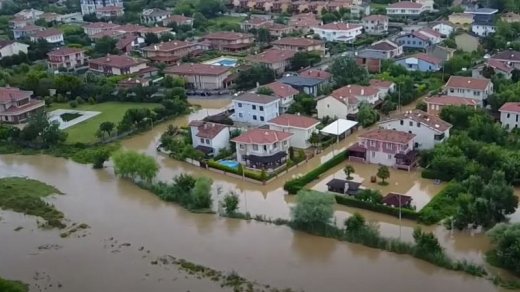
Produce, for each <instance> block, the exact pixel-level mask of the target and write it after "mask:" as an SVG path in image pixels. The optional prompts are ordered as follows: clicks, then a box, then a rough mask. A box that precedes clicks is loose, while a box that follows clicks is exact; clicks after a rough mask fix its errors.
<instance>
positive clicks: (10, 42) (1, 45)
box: [0, 40, 14, 48]
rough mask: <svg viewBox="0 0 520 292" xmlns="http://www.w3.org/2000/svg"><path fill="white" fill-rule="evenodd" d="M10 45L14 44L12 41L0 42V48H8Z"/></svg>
mask: <svg viewBox="0 0 520 292" xmlns="http://www.w3.org/2000/svg"><path fill="white" fill-rule="evenodd" d="M12 44H14V41H9V40H0V48H4V47H7V46H10V45H12Z"/></svg>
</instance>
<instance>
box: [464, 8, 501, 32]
mask: <svg viewBox="0 0 520 292" xmlns="http://www.w3.org/2000/svg"><path fill="white" fill-rule="evenodd" d="M497 12H498V10H497V9H493V8H479V9H474V10H467V11H465V12H464V13H468V14H472V15H473V23H472V24H471V31H472V32H473V33H475V34H477V35H478V36H481V37H485V36H488V35H490V34H493V33H495V30H496V25H495V22H496V19H495V18H496V14H497Z"/></svg>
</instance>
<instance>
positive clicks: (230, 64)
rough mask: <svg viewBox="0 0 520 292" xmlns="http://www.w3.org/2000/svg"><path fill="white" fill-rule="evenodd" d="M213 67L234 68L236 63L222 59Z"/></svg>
mask: <svg viewBox="0 0 520 292" xmlns="http://www.w3.org/2000/svg"><path fill="white" fill-rule="evenodd" d="M215 65H220V66H224V67H235V66H236V65H237V61H236V60H232V59H224V60H220V61H218V62H216V63H215Z"/></svg>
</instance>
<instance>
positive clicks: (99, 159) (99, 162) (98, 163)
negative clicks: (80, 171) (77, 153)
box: [92, 149, 110, 169]
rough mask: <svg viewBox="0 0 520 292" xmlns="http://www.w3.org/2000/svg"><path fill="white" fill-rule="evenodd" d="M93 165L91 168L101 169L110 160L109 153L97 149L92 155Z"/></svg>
mask: <svg viewBox="0 0 520 292" xmlns="http://www.w3.org/2000/svg"><path fill="white" fill-rule="evenodd" d="M93 156H94V157H93V159H94V164H93V165H92V168H94V169H100V168H103V164H104V163H105V161H107V160H108V159H109V158H110V152H109V151H108V150H106V149H98V150H96V151H95V152H94V154H93Z"/></svg>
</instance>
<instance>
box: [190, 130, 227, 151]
mask: <svg viewBox="0 0 520 292" xmlns="http://www.w3.org/2000/svg"><path fill="white" fill-rule="evenodd" d="M190 128H191V141H192V144H193V148H195V149H197V150H199V151H201V152H204V153H205V154H207V155H213V156H215V155H218V154H219V152H220V151H221V150H222V149H229V127H227V126H225V125H222V124H215V123H210V122H204V121H191V122H190Z"/></svg>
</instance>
